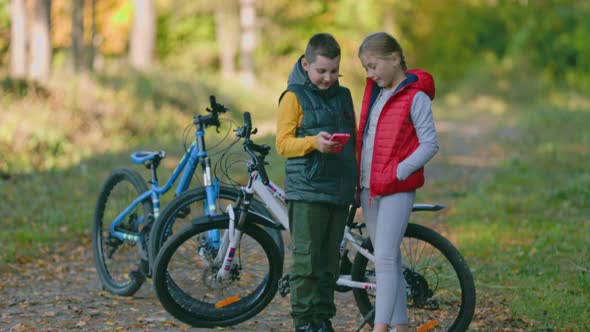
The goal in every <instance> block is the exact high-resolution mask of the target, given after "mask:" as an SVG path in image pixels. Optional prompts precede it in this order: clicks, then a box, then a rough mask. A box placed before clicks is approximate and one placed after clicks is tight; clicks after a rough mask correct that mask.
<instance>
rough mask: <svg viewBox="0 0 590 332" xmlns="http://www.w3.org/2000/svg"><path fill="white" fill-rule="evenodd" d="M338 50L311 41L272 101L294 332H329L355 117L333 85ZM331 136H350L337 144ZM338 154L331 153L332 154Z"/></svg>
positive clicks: (352, 168)
mask: <svg viewBox="0 0 590 332" xmlns="http://www.w3.org/2000/svg"><path fill="white" fill-rule="evenodd" d="M339 68H340V46H339V45H338V42H337V41H336V40H335V39H334V37H333V36H332V35H330V34H327V33H319V34H316V35H314V36H313V37H312V38H311V39H310V40H309V42H308V45H307V48H306V50H305V54H304V55H303V56H302V57H300V58H299V60H298V61H297V63H295V66H294V67H293V70H292V72H291V74H290V75H289V79H288V86H287V90H286V91H285V92H283V94H282V95H281V97H280V99H279V105H280V106H279V116H278V120H277V140H276V148H277V151H278V153H279V154H280V155H281V156H283V157H286V158H288V159H287V162H286V164H285V173H286V176H285V196H286V199H287V201H288V205H289V228H290V232H291V240H292V250H293V266H292V269H291V272H290V273H289V278H290V280H289V283H290V287H291V317H292V318H293V323H294V326H295V331H296V332H309V331H318V332H319V331H321V332H324V331H326V332H329V331H334V329H333V328H332V323H331V322H330V319H331V318H332V317H334V315H335V314H336V306H335V305H334V289H335V287H336V279H337V277H338V260H339V251H338V245H339V243H340V241H341V240H342V236H343V234H344V227H345V223H346V216H347V213H348V208H349V205H350V204H351V203H352V202H353V200H354V192H355V186H356V179H357V174H358V172H357V164H356V159H355V153H354V147H355V140H356V138H355V132H356V124H355V115H354V108H353V103H352V97H351V95H350V91H349V90H348V89H347V88H345V87H343V86H340V85H339V84H338V77H339V76H340V75H339ZM334 133H347V134H350V137H351V138H350V139H349V141H348V142H346V143H345V144H344V146H342V145H341V144H340V143H338V142H332V141H330V136H331V135H332V134H334ZM340 148H342V150H340V151H339V152H337V153H336V151H338V150H339V149H340Z"/></svg>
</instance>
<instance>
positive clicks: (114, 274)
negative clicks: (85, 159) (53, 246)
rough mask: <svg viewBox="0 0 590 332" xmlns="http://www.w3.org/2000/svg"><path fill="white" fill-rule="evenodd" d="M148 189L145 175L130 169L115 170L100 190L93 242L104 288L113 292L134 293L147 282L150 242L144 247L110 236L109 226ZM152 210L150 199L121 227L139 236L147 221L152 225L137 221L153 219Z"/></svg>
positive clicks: (120, 293)
mask: <svg viewBox="0 0 590 332" xmlns="http://www.w3.org/2000/svg"><path fill="white" fill-rule="evenodd" d="M147 190H148V186H147V184H146V182H145V181H144V179H143V178H142V177H141V175H140V174H139V173H138V172H137V171H135V170H132V169H128V168H121V169H117V170H115V171H113V172H112V173H111V174H110V175H109V177H108V178H107V179H106V180H105V182H104V183H103V186H102V188H101V189H100V193H99V195H98V200H97V202H96V208H95V210H94V221H93V227H92V245H93V252H94V262H95V265H96V271H97V272H98V276H99V278H100V281H101V284H102V287H103V289H104V290H106V291H108V292H110V293H113V294H117V295H121V296H131V295H133V294H135V292H137V290H138V289H139V288H140V287H141V285H142V284H143V282H144V281H145V269H146V266H147V256H146V255H147V243H142V244H140V246H143V247H144V248H142V249H138V248H137V244H136V243H135V242H129V241H126V240H123V241H121V240H117V239H115V238H112V237H110V236H109V233H110V231H109V225H110V221H112V220H114V219H115V217H116V216H117V215H118V214H119V213H121V212H122V211H123V210H124V209H125V208H126V207H127V206H129V205H130V204H131V202H133V201H134V200H135V199H136V198H137V197H138V196H139V195H140V194H142V193H144V192H146V191H147ZM152 211H153V204H152V201H151V200H150V198H147V199H146V200H144V201H143V202H141V203H140V204H139V205H138V206H137V207H136V208H135V210H133V211H131V212H130V213H129V214H128V215H127V217H126V219H125V221H124V222H123V223H121V224H120V227H122V229H124V230H126V231H128V232H130V233H135V234H137V235H138V236H139V235H140V233H141V231H142V230H143V227H145V225H146V224H147V225H148V227H149V222H148V223H144V224H143V225H141V227H142V229H139V227H140V225H139V224H138V223H137V221H138V220H140V219H141V218H144V220H146V219H147V218H151V213H152ZM107 222H108V224H107ZM147 231H148V230H147V229H146V232H147ZM142 238H143V237H142ZM142 250H143V252H142ZM144 253H145V254H144Z"/></svg>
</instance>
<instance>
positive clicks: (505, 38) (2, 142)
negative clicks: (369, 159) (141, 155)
mask: <svg viewBox="0 0 590 332" xmlns="http://www.w3.org/2000/svg"><path fill="white" fill-rule="evenodd" d="M18 1H23V2H24V3H25V4H26V6H27V8H28V10H29V11H31V10H32V8H33V7H34V6H35V4H36V3H37V2H35V1H31V0H0V77H4V79H3V80H2V86H3V87H4V88H3V91H4V92H3V93H4V95H3V99H4V104H3V106H4V109H5V110H8V109H11V108H14V107H15V105H17V106H18V107H19V109H20V108H22V106H23V105H18V103H25V104H27V107H28V110H27V111H21V114H20V118H19V119H22V115H23V114H24V113H26V112H29V111H30V112H33V113H34V111H33V110H34V109H35V107H34V106H32V105H31V103H35V100H37V101H38V99H35V98H39V97H40V96H41V95H39V94H38V93H35V94H34V95H35V98H32V99H26V100H20V101H18V102H17V104H14V103H13V100H14V98H15V96H18V95H22V94H27V93H28V91H34V92H39V91H41V90H42V89H43V88H47V89H46V92H48V93H46V94H45V98H46V99H47V98H48V99H49V100H52V101H53V103H45V102H43V101H38V102H39V104H37V106H38V107H39V108H41V109H45V110H46V111H47V112H50V113H51V110H52V109H53V110H54V107H56V106H58V105H59V107H63V106H64V105H65V106H66V108H67V109H68V110H69V111H70V112H74V113H76V114H77V117H78V118H79V119H86V120H81V122H82V123H85V122H86V121H87V120H88V117H92V116H94V119H95V120H96V121H98V122H97V123H98V124H97V126H96V127H95V129H96V128H103V129H102V132H101V134H100V135H99V134H97V137H107V134H108V133H109V130H107V129H104V128H118V127H119V126H122V127H123V128H127V127H129V128H133V127H134V126H133V125H129V126H127V127H126V126H125V125H120V124H109V125H107V124H105V123H104V121H106V120H105V118H104V114H105V110H108V109H111V110H112V109H113V108H114V109H121V110H123V109H124V110H125V112H130V111H129V109H135V110H136V111H139V110H143V112H147V111H148V110H149V109H154V110H157V109H160V108H161V107H166V106H169V107H172V108H174V109H175V110H176V111H178V112H180V113H182V112H183V111H185V112H186V108H187V107H189V106H191V107H192V108H193V109H194V108H195V107H194V106H195V105H198V103H196V101H197V100H198V98H197V97H198V96H197V95H196V94H195V93H191V91H190V90H189V91H186V90H182V88H181V90H182V91H181V90H174V88H177V87H178V86H186V85H187V84H189V85H190V84H193V86H192V88H191V89H196V90H197V91H199V89H198V88H196V87H195V86H201V87H202V86H207V85H208V86H209V87H211V88H213V86H214V85H216V86H218V87H220V86H231V87H232V88H233V89H234V92H235V94H237V95H239V96H240V98H246V100H248V101H249V102H251V103H252V105H253V106H254V107H256V108H258V109H262V110H267V111H266V112H267V113H270V112H271V111H269V110H272V109H274V107H275V106H276V97H277V96H278V95H279V94H280V92H281V90H282V89H283V88H284V85H285V80H286V77H287V76H288V74H289V71H290V69H291V67H292V65H293V62H294V61H295V59H297V57H298V56H299V55H300V54H301V53H302V52H303V50H304V47H305V45H306V42H307V40H308V39H309V37H310V36H311V35H312V34H314V33H317V32H320V31H327V32H330V33H332V34H334V35H335V37H336V38H337V39H338V40H339V42H340V43H341V46H342V49H343V55H342V66H341V72H342V74H343V77H342V79H341V82H342V83H343V84H344V85H347V86H349V87H350V88H351V89H352V91H353V97H355V100H356V101H357V102H360V92H361V91H360V90H361V88H360V87H361V85H362V84H363V82H364V76H365V74H364V72H363V70H362V68H361V66H360V63H359V61H358V58H357V55H356V51H357V48H358V45H359V44H360V41H361V40H362V38H363V37H364V36H365V35H366V34H368V33H370V32H374V31H378V30H384V31H388V32H390V33H392V34H393V35H394V36H396V37H397V38H398V39H399V41H400V42H401V44H402V45H403V47H404V51H405V54H406V58H407V62H408V65H409V66H410V67H414V66H418V67H422V68H426V69H427V70H429V71H430V72H432V73H433V74H434V77H435V78H436V81H437V86H438V92H439V93H440V94H445V93H447V92H451V91H455V90H457V91H459V90H460V91H461V94H462V97H463V98H469V97H471V96H475V95H478V94H481V93H482V92H484V93H491V94H493V93H501V94H502V95H504V96H511V97H513V99H514V100H521V101H523V102H524V101H530V100H534V99H535V98H538V97H539V96H543V97H552V98H553V99H560V98H561V99H563V98H564V97H563V94H562V92H564V91H565V92H564V93H565V94H566V95H567V94H576V95H582V94H585V93H587V92H589V91H590V61H588V60H587V59H589V58H590V43H588V42H587V36H588V35H589V34H590V23H589V22H590V21H589V20H587V17H589V15H590V2H587V1H581V2H580V1H572V0H552V1H527V0H445V1H431V0H415V1H412V2H408V1H402V0H382V1H377V0H367V1H355V0H311V1H304V2H292V1H287V0H274V1H260V0H258V1H253V4H254V6H255V7H254V8H255V15H256V17H255V22H254V23H253V24H254V32H255V33H254V35H253V37H252V38H253V39H252V40H250V42H251V44H253V45H254V49H253V51H252V54H250V55H248V56H251V57H252V59H251V60H250V59H249V58H248V57H246V56H245V55H244V54H243V53H242V51H240V47H241V45H243V40H241V38H243V37H244V36H243V34H244V31H243V26H242V28H241V24H242V23H243V18H241V17H240V10H241V9H240V8H241V7H240V6H242V4H243V3H245V2H247V1H244V0H241V1H240V0H219V1H216V2H215V3H212V2H208V1H192V0H149V1H148V0H136V1H119V0H100V1H97V0H76V1H78V3H82V4H83V36H82V39H83V44H84V46H83V52H82V54H83V56H84V57H86V58H88V57H89V54H90V53H92V54H93V58H92V60H90V63H91V65H90V68H89V69H88V71H89V72H90V73H92V75H91V76H88V75H86V76H85V77H86V78H88V79H85V81H84V82H81V81H80V79H81V76H80V75H73V76H72V75H71V71H69V70H68V68H70V67H71V62H72V60H71V57H72V56H71V51H70V49H71V48H72V40H73V38H72V19H71V17H72V4H73V3H74V2H72V1H69V0H51V1H50V36H51V64H52V65H51V76H50V79H49V80H47V81H41V82H35V81H31V80H29V82H28V83H27V81H26V80H25V81H19V80H18V78H15V77H11V76H10V73H9V67H10V46H11V40H10V23H11V11H10V8H11V3H12V2H18ZM43 1H47V0H39V2H43ZM146 3H151V4H153V6H154V8H155V19H154V25H155V47H154V50H153V61H152V62H151V65H150V67H149V70H145V68H139V69H140V70H135V69H134V68H133V67H134V66H129V61H128V58H129V53H130V44H131V38H133V37H132V33H131V32H132V28H133V20H134V16H133V15H134V11H135V6H137V5H141V6H145V4H146ZM31 21H32V19H31ZM29 24H30V23H29ZM241 29H242V30H241ZM92 47H94V49H92ZM150 56H151V55H150ZM224 59H225V60H224ZM246 64H247V65H248V66H249V68H247V69H248V70H249V71H251V72H252V73H253V75H255V79H256V82H257V84H256V86H250V88H248V86H245V85H244V84H243V82H241V81H240V80H239V77H240V76H241V75H242V71H243V70H244V68H243V67H244V66H245V65H246ZM136 69H137V68H136ZM166 76H167V78H166ZM89 77H90V78H89ZM172 81H173V82H174V83H172V84H171V85H170V84H169V85H167V86H164V85H163V84H162V82H168V83H170V82H172ZM189 81H190V82H192V83H188V82H189ZM197 82H202V83H197ZM23 84H24V85H23ZM88 84H90V85H98V86H100V87H105V86H107V87H108V89H106V90H100V89H88V88H87V87H86V88H83V87H84V86H86V85H88ZM19 86H21V87H20V88H19ZM124 87H128V88H129V89H130V90H129V89H123V88H124ZM252 87H255V89H256V90H255V91H257V92H261V94H262V95H265V96H273V97H272V98H269V99H268V100H266V101H261V100H260V98H256V97H254V98H250V99H248V96H252V93H251V92H252V91H253V90H252ZM72 88H75V89H78V90H79V89H81V88H82V89H85V91H82V94H84V93H88V94H93V95H94V97H92V98H94V99H95V102H94V103H91V104H89V105H87V106H88V107H90V108H91V109H93V110H92V111H89V109H88V108H87V107H86V106H81V104H80V103H81V102H83V101H84V100H85V97H81V95H80V94H78V93H73V94H72V93H71V92H72V90H71V89H72ZM113 89H114V90H113ZM78 90H77V91H78ZM201 90H202V89H201ZM130 91H131V92H130ZM240 91H242V92H240ZM15 92H16V95H15ZM128 93H135V94H136V95H135V96H131V97H130V96H126V94H128ZM205 95H206V93H205ZM61 96H63V97H64V98H61ZM112 96H118V97H117V98H122V100H121V99H117V98H115V99H112ZM136 97H140V99H137V98H136ZM565 98H566V99H571V98H569V97H565ZM191 99H192V100H191ZM112 100H116V101H118V104H115V105H110V106H105V103H107V104H108V103H109V102H110V101H112ZM138 100H141V101H139V102H138ZM574 100H575V98H574ZM128 102H132V103H133V105H128V104H126V103H128ZM146 102H147V103H146ZM121 105H124V106H121ZM242 105H244V104H242ZM101 108H102V110H101ZM5 113H6V112H5ZM93 114H94V115H93ZM113 114H118V113H117V112H115V113H113ZM130 114H131V113H130ZM133 114H135V113H133ZM42 118H44V117H43V116H41V117H39V119H42ZM46 118H47V121H51V120H55V119H58V118H59V117H55V116H49V115H48V116H47V117H46ZM122 118H123V119H129V121H134V120H133V116H124V117H122ZM123 121H124V120H123ZM2 122H3V124H2V126H0V151H1V152H8V153H10V152H12V153H15V152H20V153H26V152H29V151H37V150H38V151H39V153H42V154H45V155H46V158H44V157H42V158H40V160H47V161H43V162H40V163H32V162H29V161H28V159H30V158H31V157H30V156H23V157H22V158H21V159H22V162H15V161H14V160H3V161H0V171H2V172H5V173H6V172H9V173H14V172H22V171H31V170H35V169H38V170H39V169H47V168H51V167H53V166H51V165H56V164H58V163H62V164H67V163H66V162H64V161H63V160H62V161H59V162H57V161H48V160H51V159H55V158H61V157H66V156H70V158H73V159H72V160H71V161H70V162H76V161H77V160H79V158H81V157H82V156H84V155H89V154H90V153H91V152H92V151H95V152H96V151H97V150H92V149H91V148H89V147H90V146H99V145H100V143H99V142H93V143H86V144H82V145H83V146H85V148H84V149H81V150H84V151H85V152H83V153H80V152H76V153H73V152H72V151H70V150H69V149H76V150H78V149H77V147H78V146H79V144H78V145H76V144H73V145H72V139H73V137H74V136H79V129H80V128H78V127H76V126H74V127H72V128H70V129H68V128H63V127H59V126H58V127H57V128H54V129H52V130H53V131H55V133H53V134H51V132H52V130H48V131H47V132H44V133H39V132H37V131H36V130H34V128H32V127H30V128H29V129H23V128H22V127H23V122H22V121H21V120H17V117H16V116H15V115H4V118H3V119H2ZM32 122H33V123H35V122H39V120H33V121H32ZM11 124H12V125H11ZM17 124H18V126H17ZM64 129H65V131H66V132H64ZM96 130H97V132H99V131H100V130H99V129H96ZM58 132H61V133H59V134H58ZM114 132H117V133H120V132H118V131H116V130H115V131H114ZM138 133H139V134H138V135H144V134H146V133H145V132H143V131H141V130H140V131H139V132H138ZM112 134H113V133H112V132H111V133H110V134H109V135H112ZM128 134H129V133H128ZM40 136H42V137H40ZM33 137H35V139H31V138H33ZM20 141H27V143H26V144H21V143H18V142H20ZM122 141H124V139H123V140H122ZM31 142H38V143H31ZM80 143H81V142H80ZM68 147H70V148H68ZM70 152H72V153H70ZM71 156H76V157H71ZM66 158H67V157H66ZM15 159H18V158H17V157H15ZM9 163H11V164H10V165H9ZM9 168H11V170H9Z"/></svg>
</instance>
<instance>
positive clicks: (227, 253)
mask: <svg viewBox="0 0 590 332" xmlns="http://www.w3.org/2000/svg"><path fill="white" fill-rule="evenodd" d="M226 212H227V215H228V217H229V226H228V228H227V231H226V232H225V233H224V234H223V239H222V241H221V247H220V248H219V251H218V252H217V257H215V265H216V266H220V269H219V270H218V271H217V274H216V276H215V280H216V281H223V280H227V279H228V278H229V277H230V276H231V270H232V266H233V265H234V257H235V254H236V248H237V246H238V243H239V241H240V239H241V237H242V231H240V230H239V229H236V227H235V213H234V208H233V206H232V205H231V204H230V205H228V206H227V208H226ZM245 218H246V214H245V213H242V214H240V220H239V222H238V224H239V225H242V224H243V221H244V220H243V219H245ZM222 259H223V260H222ZM221 262H223V263H222V264H218V263H221Z"/></svg>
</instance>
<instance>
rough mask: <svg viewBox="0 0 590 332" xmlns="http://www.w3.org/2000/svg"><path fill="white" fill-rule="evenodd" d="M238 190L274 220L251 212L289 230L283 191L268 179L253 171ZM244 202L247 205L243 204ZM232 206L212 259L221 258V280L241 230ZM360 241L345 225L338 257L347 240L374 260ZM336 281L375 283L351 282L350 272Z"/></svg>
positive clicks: (360, 285) (368, 286)
mask: <svg viewBox="0 0 590 332" xmlns="http://www.w3.org/2000/svg"><path fill="white" fill-rule="evenodd" d="M242 190H243V191H244V192H245V193H246V194H247V195H252V196H253V195H254V194H256V195H257V196H258V197H260V199H261V200H262V202H264V204H266V206H267V208H268V209H269V210H270V212H271V213H272V214H273V215H274V216H275V217H276V218H277V220H276V221H274V220H271V219H268V218H267V217H265V216H262V215H260V214H257V213H255V214H256V215H257V216H259V217H260V218H264V219H266V220H267V221H269V222H271V223H273V224H276V223H277V221H278V223H279V224H280V225H277V227H278V228H281V229H284V230H287V231H288V230H289V217H288V211H287V205H286V202H285V193H284V192H283V190H282V189H281V188H280V187H279V186H277V185H276V184H274V183H273V182H272V181H270V180H269V182H268V184H266V185H265V184H264V183H263V182H262V179H261V177H260V176H259V174H258V172H257V171H253V172H251V173H250V178H249V180H248V184H247V185H246V186H245V187H242ZM245 204H249V202H248V203H245ZM233 209H234V207H233V206H232V205H228V206H227V209H226V212H227V214H228V216H229V227H228V230H227V232H226V233H225V234H224V237H223V239H222V240H221V243H222V246H221V250H219V251H218V254H217V257H216V258H215V260H214V261H215V263H220V262H221V261H223V264H222V266H223V268H221V269H219V271H218V272H217V280H224V279H227V278H228V277H229V271H230V268H231V265H232V262H233V257H234V254H235V252H236V248H237V247H238V246H239V241H240V237H241V234H242V233H241V231H240V230H239V229H240V227H238V228H236V221H235V213H234V211H233ZM246 212H247V213H242V214H240V220H238V225H240V226H241V225H243V223H244V222H245V220H246V215H247V214H248V213H254V212H249V211H246ZM363 242H364V238H363V237H362V236H361V235H359V234H355V233H353V232H352V231H351V228H350V226H349V225H348V224H347V225H346V227H345V230H344V237H343V239H342V242H341V243H340V254H341V256H342V255H344V252H345V251H344V248H346V247H347V245H348V243H350V244H351V245H352V246H353V247H354V248H355V249H356V250H357V252H359V253H361V254H362V255H363V256H365V257H367V259H369V260H371V261H375V257H374V256H373V254H371V253H370V252H369V251H368V250H366V249H364V248H363V247H362V244H363ZM336 284H337V285H339V286H346V287H352V288H364V289H375V288H376V286H375V283H367V282H358V281H352V280H351V276H350V275H340V276H339V278H338V280H337V281H336Z"/></svg>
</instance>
